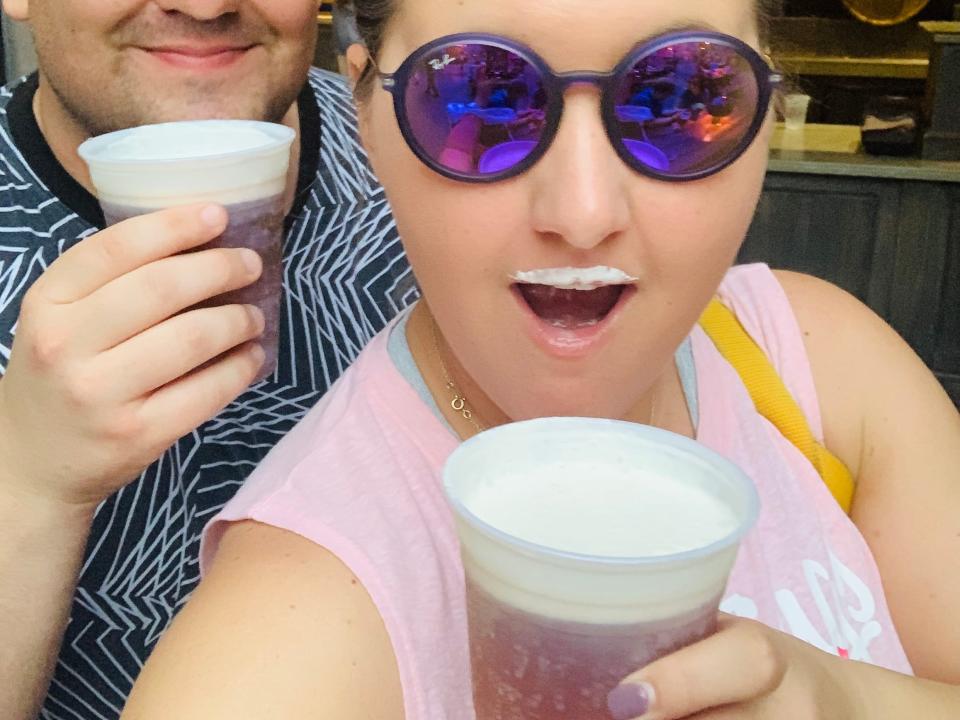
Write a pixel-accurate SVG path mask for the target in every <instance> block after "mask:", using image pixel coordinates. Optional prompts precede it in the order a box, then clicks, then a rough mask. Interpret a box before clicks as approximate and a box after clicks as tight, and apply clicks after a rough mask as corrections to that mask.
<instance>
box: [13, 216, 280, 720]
mask: <svg viewBox="0 0 960 720" xmlns="http://www.w3.org/2000/svg"><path fill="white" fill-rule="evenodd" d="M225 225H226V213H225V212H224V210H223V208H217V207H207V208H204V207H201V206H192V207H185V208H178V209H174V210H167V211H163V212H159V213H154V214H152V215H145V216H142V217H137V218H133V219H131V220H128V221H127V222H124V223H120V224H118V225H116V226H114V227H111V228H109V229H107V230H104V231H103V232H100V233H97V234H96V235H93V236H91V237H90V238H88V239H86V240H83V241H82V242H80V243H78V244H77V245H76V246H75V247H73V248H71V249H70V250H69V251H68V252H66V253H64V255H63V256H62V257H61V258H60V259H58V260H57V261H56V262H55V263H53V264H52V265H51V266H50V268H49V269H48V270H47V271H46V272H45V273H44V274H43V275H42V276H41V277H40V279H39V280H38V281H37V282H36V283H34V285H33V287H31V288H30V290H29V291H28V292H27V294H26V295H25V296H24V299H23V303H22V306H21V312H20V318H19V321H18V328H17V336H16V339H15V341H14V343H13V349H12V353H11V356H10V362H9V364H8V366H7V369H6V373H5V374H4V376H3V378H2V379H0V718H3V720H21V719H23V720H27V719H28V718H33V717H35V712H36V708H37V706H38V705H39V703H40V701H41V698H42V697H43V694H44V692H45V690H46V687H47V684H48V682H49V677H50V672H51V670H52V668H53V666H54V663H55V657H56V651H57V649H58V646H59V642H60V638H61V636H62V632H63V629H64V626H65V623H66V619H67V616H68V609H69V604H70V599H71V597H72V596H73V590H74V585H75V582H76V578H77V573H78V569H79V566H80V562H81V558H82V554H83V550H84V545H85V541H86V538H87V534H88V532H89V529H90V522H91V519H92V517H93V514H94V511H95V508H96V507H97V505H98V504H99V503H100V502H102V501H103V500H104V499H106V498H107V497H109V496H110V495H111V494H113V493H114V492H116V491H117V490H119V489H120V488H121V487H123V486H124V485H125V484H127V483H128V482H130V481H131V480H132V479H133V478H135V477H137V476H138V475H139V474H140V473H141V472H142V471H143V469H144V468H146V467H147V466H148V465H150V463H152V462H153V461H154V460H156V459H157V458H158V457H160V455H161V454H162V453H163V452H164V450H166V448H168V447H169V446H170V445H172V444H173V443H174V442H175V441H176V440H177V438H179V437H181V436H182V435H184V434H186V433H188V432H190V431H191V430H192V429H193V428H195V427H197V426H198V425H200V424H201V423H202V422H204V421H206V420H207V419H209V418H210V417H212V416H214V415H215V414H216V413H217V412H219V410H220V409H221V408H223V407H224V406H225V405H227V404H228V403H229V402H230V401H232V400H233V398H235V397H236V396H237V395H238V394H239V393H240V392H242V391H243V389H244V388H246V387H247V386H248V385H249V384H250V381H251V380H252V379H253V377H254V375H255V374H256V371H257V369H258V368H259V366H260V364H261V363H262V360H263V351H262V350H261V349H260V348H259V347H258V346H257V345H256V343H255V339H256V338H257V337H258V336H259V335H260V333H261V332H262V331H263V317H262V314H259V311H257V310H255V309H254V308H251V307H245V306H241V305H231V306H224V307H213V308H199V309H189V310H188V308H193V307H194V306H195V305H196V304H197V303H200V302H201V301H203V300H206V299H208V298H211V297H214V296H216V295H220V294H221V293H223V292H226V291H228V290H232V289H235V288H239V287H243V286H244V285H247V284H249V283H250V282H252V281H253V280H255V279H256V278H257V276H258V275H259V273H260V268H261V265H260V261H259V257H258V256H257V255H256V253H253V252H252V251H248V250H228V249H216V250H202V251H199V252H185V251H189V250H191V249H195V248H197V247H198V246H200V245H202V244H204V243H206V242H209V241H210V240H212V239H214V238H215V237H217V236H218V235H219V234H220V233H221V232H223V229H224V227H225ZM213 358H218V359H217V361H216V362H213V363H209V364H206V363H208V362H209V361H210V360H211V359H213ZM205 364H206V365H205ZM200 366H204V367H202V369H196V368H198V367H200Z"/></svg>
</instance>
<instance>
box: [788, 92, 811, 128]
mask: <svg viewBox="0 0 960 720" xmlns="http://www.w3.org/2000/svg"><path fill="white" fill-rule="evenodd" d="M809 108H810V96H809V95H804V94H803V93H790V94H789V95H785V96H784V98H783V121H784V124H785V125H786V128H787V130H803V127H804V125H806V123H807V112H808V111H809Z"/></svg>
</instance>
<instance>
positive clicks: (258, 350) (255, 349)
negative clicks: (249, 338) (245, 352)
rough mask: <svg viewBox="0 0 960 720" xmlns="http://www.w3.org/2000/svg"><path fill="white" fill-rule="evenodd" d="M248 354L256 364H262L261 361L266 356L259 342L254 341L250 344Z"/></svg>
mask: <svg viewBox="0 0 960 720" xmlns="http://www.w3.org/2000/svg"><path fill="white" fill-rule="evenodd" d="M250 356H251V357H252V358H253V359H254V361H255V362H256V363H257V365H263V361H264V360H266V358H267V353H266V351H264V349H263V346H262V345H260V344H259V343H254V344H253V345H251V346H250Z"/></svg>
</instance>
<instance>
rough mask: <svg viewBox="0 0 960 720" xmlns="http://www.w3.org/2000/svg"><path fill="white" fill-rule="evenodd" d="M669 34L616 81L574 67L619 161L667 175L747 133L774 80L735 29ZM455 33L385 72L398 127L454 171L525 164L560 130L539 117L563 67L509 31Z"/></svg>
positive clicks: (726, 148)
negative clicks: (556, 68) (596, 91)
mask: <svg viewBox="0 0 960 720" xmlns="http://www.w3.org/2000/svg"><path fill="white" fill-rule="evenodd" d="M674 37H676V40H675V41H670V40H669V39H663V40H654V41H651V43H650V50H649V51H648V52H646V53H645V52H644V51H643V49H642V48H641V49H638V50H637V51H636V55H634V56H632V57H631V58H630V59H628V60H627V61H626V62H625V63H624V64H622V65H621V67H620V69H619V72H618V74H617V75H615V76H614V77H613V81H612V82H610V81H608V80H606V78H604V76H603V75H602V74H599V73H595V72H593V73H590V72H584V73H582V77H583V78H584V80H583V81H585V82H595V83H603V84H604V85H605V89H604V95H603V96H602V103H603V107H604V108H605V110H604V112H605V113H609V115H605V116H604V117H605V124H606V130H607V134H608V135H609V137H610V140H611V142H612V143H613V144H614V147H615V148H616V150H617V152H619V153H620V155H621V157H623V159H624V160H625V161H627V162H628V163H629V164H630V165H632V166H633V167H634V168H635V169H637V170H640V171H641V172H643V171H645V170H651V171H654V172H655V173H662V175H663V176H664V177H665V178H667V179H669V178H670V177H673V178H676V179H688V178H693V177H703V176H705V175H706V174H710V173H712V172H715V171H716V169H719V168H722V167H723V166H725V164H728V163H729V162H732V160H733V159H735V157H736V156H738V155H739V153H740V152H742V150H743V149H745V147H746V146H747V145H749V143H750V142H751V141H752V140H753V138H754V136H755V134H756V131H757V129H758V127H759V121H760V120H762V117H763V115H764V114H765V108H761V104H762V105H764V106H765V105H766V103H767V102H768V100H769V96H770V90H771V86H772V85H771V84H772V83H773V82H776V81H777V80H776V76H775V74H773V73H772V72H771V71H770V70H769V69H768V68H767V67H766V65H765V64H764V62H763V60H762V58H760V56H759V55H758V54H757V53H756V51H754V50H753V49H752V48H749V47H748V46H746V45H745V44H743V43H742V42H740V41H739V40H737V39H736V38H731V37H728V36H723V35H719V34H716V33H707V32H704V33H696V32H686V33H677V34H676V35H675V36H674ZM688 38H689V39H688ZM451 39H455V40H457V42H453V43H444V42H443V39H440V40H438V41H436V42H434V43H428V44H427V45H426V46H424V47H423V48H421V49H420V50H419V51H417V52H415V53H414V54H413V55H411V57H410V58H408V61H407V62H405V63H404V64H403V65H402V66H401V68H400V70H398V72H397V73H395V74H394V75H392V76H382V77H383V78H384V80H385V85H384V87H385V88H388V89H391V92H393V93H394V95H395V100H396V101H397V106H396V107H397V112H398V119H399V120H400V125H401V130H402V131H403V133H404V138H405V139H406V140H407V142H408V144H410V146H411V148H412V149H413V150H414V151H415V152H416V153H417V154H418V155H419V156H420V158H421V159H422V160H423V161H424V162H426V163H427V164H428V165H429V166H430V167H432V168H434V169H435V170H437V171H439V172H441V173H443V174H448V173H455V174H453V175H450V176H451V177H455V178H457V179H481V178H483V177H484V176H488V177H489V176H496V177H502V176H505V175H506V174H508V173H510V171H511V170H512V169H513V168H518V169H522V164H523V163H524V161H525V160H527V159H528V158H530V156H531V154H533V153H537V155H538V156H539V153H540V152H541V151H543V150H544V149H545V146H546V144H548V143H549V141H550V140H552V138H553V136H554V134H555V133H556V132H557V129H558V126H559V125H558V123H557V121H556V120H553V121H552V122H551V124H549V125H548V121H547V118H548V117H551V118H559V117H560V114H561V112H562V103H563V98H562V94H563V92H564V88H565V87H567V84H568V82H569V81H568V79H567V78H564V77H562V76H557V75H554V74H552V72H551V71H550V69H549V68H548V67H546V65H545V64H543V63H542V61H540V60H539V59H538V58H537V57H536V56H535V55H533V53H532V52H530V51H529V50H527V49H525V48H522V47H521V46H519V45H517V44H516V43H513V42H512V41H509V40H507V39H504V38H493V37H492V36H491V37H488V36H480V35H478V36H470V37H469V38H467V37H466V36H457V37H456V38H451ZM579 77H580V76H578V80H579ZM594 78H596V79H594ZM388 83H389V84H388ZM393 88H396V90H394V89H393Z"/></svg>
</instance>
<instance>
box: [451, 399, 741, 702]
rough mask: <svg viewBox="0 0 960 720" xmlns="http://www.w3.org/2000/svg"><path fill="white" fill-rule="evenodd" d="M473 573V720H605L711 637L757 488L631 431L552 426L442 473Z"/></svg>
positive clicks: (649, 434)
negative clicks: (677, 655)
mask: <svg viewBox="0 0 960 720" xmlns="http://www.w3.org/2000/svg"><path fill="white" fill-rule="evenodd" d="M444 487H445V490H446V493H447V496H448V498H449V500H450V502H451V505H452V507H453V509H454V514H455V518H456V524H457V530H458V535H459V537H460V544H461V552H462V556H463V562H464V567H465V570H466V582H467V603H468V620H469V634H470V655H471V663H472V671H473V684H474V704H475V708H476V712H477V718H478V720H494V719H497V720H500V719H505V718H523V719H524V720H547V719H548V718H549V720H560V719H562V718H571V719H572V718H576V720H599V719H600V718H605V719H606V718H609V715H608V712H607V709H606V702H607V695H608V694H609V692H610V691H611V690H612V689H614V688H615V687H616V686H617V685H618V684H619V683H620V682H621V681H622V680H623V679H624V678H625V677H626V676H627V675H629V674H631V673H633V672H635V671H636V670H638V669H640V668H642V667H643V666H644V665H646V664H648V663H649V662H651V661H652V660H654V659H656V658H658V657H661V656H663V655H665V654H667V653H669V652H672V651H673V650H676V649H678V648H680V647H682V646H684V645H687V644H689V643H692V642H695V641H696V640H699V639H701V638H703V637H705V636H707V635H709V634H710V633H712V632H713V631H714V630H715V629H716V619H717V610H718V607H719V603H720V600H721V597H722V595H723V592H724V589H725V587H726V583H727V579H728V576H729V573H730V570H731V568H732V566H733V562H734V560H735V558H736V554H737V549H738V546H739V541H740V539H741V538H742V537H743V535H744V534H745V533H746V532H747V531H748V530H749V529H750V528H751V527H752V525H753V523H754V521H755V519H756V516H757V512H758V506H759V501H758V498H757V494H756V490H755V489H754V487H753V484H752V482H751V481H750V480H749V479H748V478H747V477H746V476H745V475H744V474H743V473H742V472H741V471H740V470H739V469H738V468H737V467H736V466H735V465H733V464H731V463H730V462H729V461H727V460H725V459H724V458H722V457H720V456H719V455H717V454H715V453H714V452H712V451H710V450H708V449H707V448H705V447H703V446H702V445H700V444H698V443H696V442H694V441H692V440H689V439H687V438H684V437H680V436H678V435H674V434H672V433H668V432H665V431H662V430H657V429H654V428H649V427H646V426H643V425H637V424H633V423H625V422H617V421H608V420H595V419H579V418H550V419H543V420H533V421H529V422H523V423H515V424H512V425H506V426H503V427H500V428H497V429H494V430H491V431H487V432H485V433H481V434H480V435H478V436H476V437H475V438H473V439H471V440H469V441H467V442H465V443H464V444H463V445H461V446H460V447H459V448H458V449H457V450H456V451H455V452H454V453H453V454H452V455H451V457H450V458H449V460H448V462H447V464H446V466H445V469H444Z"/></svg>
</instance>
